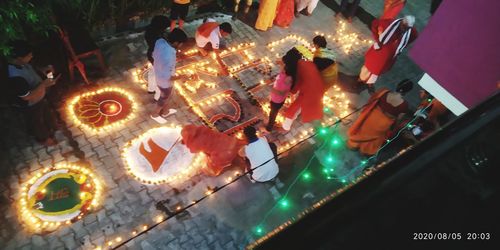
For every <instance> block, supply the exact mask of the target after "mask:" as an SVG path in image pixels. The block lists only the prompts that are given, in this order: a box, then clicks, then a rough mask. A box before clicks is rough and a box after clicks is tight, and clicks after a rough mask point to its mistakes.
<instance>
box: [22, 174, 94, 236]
mask: <svg viewBox="0 0 500 250" xmlns="http://www.w3.org/2000/svg"><path fill="white" fill-rule="evenodd" d="M21 192H22V193H21V197H20V200H19V204H20V207H21V217H22V219H23V220H24V221H25V222H26V223H27V224H28V225H30V226H31V227H32V228H34V229H36V230H54V229H56V228H57V227H58V226H59V225H61V224H63V223H65V224H70V223H71V222H73V221H76V220H78V219H81V218H82V217H83V215H85V214H86V213H87V212H88V211H90V209H91V208H92V207H96V206H97V200H98V199H99V197H100V195H101V185H100V183H99V181H98V180H97V179H96V177H95V175H94V174H93V173H91V172H90V170H88V169H87V168H84V167H80V166H77V165H67V164H61V165H57V166H55V167H52V168H46V169H44V170H43V171H41V172H39V173H38V174H36V175H34V176H33V177H32V178H31V179H30V180H28V181H27V182H26V183H25V184H24V185H23V187H22V188H21Z"/></svg>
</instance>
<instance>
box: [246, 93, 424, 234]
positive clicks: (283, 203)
mask: <svg viewBox="0 0 500 250" xmlns="http://www.w3.org/2000/svg"><path fill="white" fill-rule="evenodd" d="M369 104H370V103H367V104H365V105H364V106H363V107H365V106H367V105H369ZM431 105H432V104H431V102H430V101H429V104H428V105H427V106H426V107H425V108H423V109H421V111H420V112H425V111H426V110H427V109H428V108H429V107H430V106H431ZM363 107H361V108H360V109H362V108H363ZM358 110H359V109H358ZM355 112H357V111H355ZM342 119H345V117H344V118H342ZM417 119H418V116H416V115H415V116H414V117H413V118H412V119H411V120H410V121H409V122H407V123H406V124H405V126H404V127H402V128H401V129H399V131H398V133H397V134H396V135H395V136H394V137H392V138H391V139H388V140H387V141H386V143H385V144H384V145H383V146H382V147H381V148H380V149H379V150H377V152H376V153H375V154H374V155H372V156H371V157H369V158H368V159H366V160H363V161H361V163H360V164H359V165H358V166H356V167H354V168H353V169H351V170H350V171H349V172H348V173H347V174H345V175H343V176H340V177H337V178H331V177H329V178H327V179H330V180H339V181H340V182H341V183H346V182H347V181H346V178H348V177H350V176H352V175H353V174H354V173H355V172H356V171H359V170H360V169H361V168H365V167H366V164H367V163H368V162H370V161H371V160H372V159H375V158H377V157H378V155H379V154H380V152H381V151H382V150H383V149H384V148H386V147H387V146H388V145H389V144H390V143H391V142H393V141H394V140H396V139H397V138H398V137H399V136H400V134H401V133H402V132H403V131H404V130H406V129H407V128H409V127H411V125H412V124H413V122H414V121H415V120H417ZM336 124H338V123H334V124H332V125H330V126H329V127H331V126H333V125H336ZM327 142H328V140H325V141H324V143H323V145H322V146H321V147H320V149H318V150H321V148H322V147H323V146H324V145H327ZM314 157H315V155H313V156H312V157H311V158H310V159H309V162H308V163H307V165H306V167H305V168H304V169H303V170H302V171H301V172H300V173H299V174H298V175H297V177H296V178H295V179H294V181H293V182H292V184H290V186H289V187H288V189H287V191H286V192H285V195H283V198H281V199H280V201H279V202H278V203H276V204H275V205H274V206H273V207H272V208H271V209H270V210H269V211H268V212H267V213H266V215H265V216H264V217H263V219H262V220H261V221H260V223H259V224H258V225H257V227H256V228H255V233H256V234H258V235H261V234H262V233H263V232H264V229H263V224H264V222H265V221H266V220H267V218H268V217H269V216H270V215H271V213H272V212H273V211H274V210H275V209H276V208H277V207H278V205H279V206H281V207H283V208H286V207H288V206H289V201H288V200H287V196H288V193H289V192H290V190H291V189H292V188H293V186H295V184H296V183H297V181H298V180H299V179H300V177H302V176H303V174H304V173H305V172H306V171H307V169H308V168H309V165H310V163H311V162H312V159H313V158H314ZM356 182H357V181H356ZM343 191H345V190H343ZM331 198H333V197H331ZM290 223H291V222H290V221H289V222H288V223H285V224H287V225H288V224H290ZM282 226H283V225H282ZM278 231H281V229H280V230H278ZM273 233H274V234H275V233H277V232H273Z"/></svg>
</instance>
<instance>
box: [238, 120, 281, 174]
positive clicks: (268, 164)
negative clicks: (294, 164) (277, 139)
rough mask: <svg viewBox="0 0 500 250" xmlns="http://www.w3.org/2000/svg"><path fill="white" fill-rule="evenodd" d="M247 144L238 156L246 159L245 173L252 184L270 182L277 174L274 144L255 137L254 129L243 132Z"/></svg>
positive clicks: (246, 129) (247, 128)
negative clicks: (247, 172) (248, 173)
mask: <svg viewBox="0 0 500 250" xmlns="http://www.w3.org/2000/svg"><path fill="white" fill-rule="evenodd" d="M243 133H244V134H245V138H246V139H247V142H248V144H247V145H246V146H244V147H243V148H242V149H241V150H240V156H242V157H246V159H247V160H248V162H249V163H250V164H249V165H247V171H249V172H250V175H249V177H250V180H251V181H252V182H267V181H272V180H273V179H274V178H276V176H277V175H278V173H279V168H278V163H277V162H276V158H277V148H276V145H275V144H274V143H268V142H267V139H266V137H260V138H259V137H257V131H256V130H255V128H254V127H246V128H245V129H244V130H243Z"/></svg>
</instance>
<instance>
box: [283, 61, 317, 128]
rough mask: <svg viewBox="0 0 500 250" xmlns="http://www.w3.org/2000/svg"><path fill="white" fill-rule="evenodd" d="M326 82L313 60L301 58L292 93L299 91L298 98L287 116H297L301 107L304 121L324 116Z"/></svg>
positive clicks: (287, 111) (288, 110)
mask: <svg viewBox="0 0 500 250" xmlns="http://www.w3.org/2000/svg"><path fill="white" fill-rule="evenodd" d="M325 86H326V84H325V83H324V82H323V78H322V77H321V74H320V73H319V71H318V68H317V67H316V65H315V64H314V63H313V62H310V61H305V60H300V61H299V62H298V65H297V82H296V83H295V86H294V88H293V89H292V93H296V92H297V91H298V92H299V96H298V97H297V99H296V100H295V101H294V102H293V103H292V104H291V105H290V107H289V108H288V109H287V110H286V112H285V117H287V118H292V119H293V118H295V114H296V113H297V111H298V110H299V109H300V110H301V112H300V115H301V117H302V122H310V121H314V120H319V119H321V118H323V95H324V93H325V90H326V88H325Z"/></svg>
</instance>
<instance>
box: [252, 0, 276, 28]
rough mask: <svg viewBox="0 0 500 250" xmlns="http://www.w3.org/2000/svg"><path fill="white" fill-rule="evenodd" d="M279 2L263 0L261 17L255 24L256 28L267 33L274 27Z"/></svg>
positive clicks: (261, 2) (260, 9)
mask: <svg viewBox="0 0 500 250" xmlns="http://www.w3.org/2000/svg"><path fill="white" fill-rule="evenodd" d="M278 1H279V0H261V1H260V3H259V16H258V17H257V21H256V22H255V28H256V29H258V30H262V31H266V30H267V29H270V28H272V27H273V21H274V18H275V17H276V9H277V8H278Z"/></svg>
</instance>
